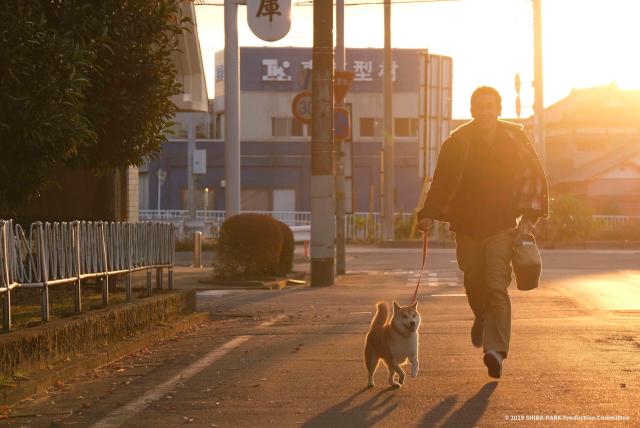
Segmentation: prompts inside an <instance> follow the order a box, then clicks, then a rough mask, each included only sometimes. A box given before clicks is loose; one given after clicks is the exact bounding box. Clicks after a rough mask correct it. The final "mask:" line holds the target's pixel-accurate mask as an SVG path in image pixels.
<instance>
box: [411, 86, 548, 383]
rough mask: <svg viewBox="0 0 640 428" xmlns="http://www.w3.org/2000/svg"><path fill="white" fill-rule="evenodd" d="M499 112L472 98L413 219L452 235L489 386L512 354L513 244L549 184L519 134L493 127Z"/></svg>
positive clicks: (492, 101) (496, 101)
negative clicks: (444, 227)
mask: <svg viewBox="0 0 640 428" xmlns="http://www.w3.org/2000/svg"><path fill="white" fill-rule="evenodd" d="M501 112H502V104H501V97H500V94H499V93H498V91H496V90H495V89H494V88H491V87H487V86H483V87H480V88H478V89H476V90H475V91H474V93H473V95H472V96H471V116H472V117H473V120H472V121H471V122H469V123H467V124H465V125H463V126H461V127H460V128H458V129H456V130H455V131H453V132H452V133H451V136H450V137H449V138H448V139H447V140H446V141H445V142H444V143H443V145H442V148H441V149H440V154H439V156H438V163H437V166H436V170H435V173H434V176H433V182H432V183H431V186H430V189H429V192H428V194H427V198H426V200H425V203H424V205H423V207H422V208H421V209H420V210H419V211H418V219H419V223H418V227H419V228H420V229H421V230H422V231H424V232H425V233H426V232H427V231H429V230H431V228H432V227H433V221H434V220H440V221H444V222H448V223H450V229H451V230H452V231H454V232H455V234H456V256H457V259H458V266H459V267H460V269H461V270H462V271H463V272H464V287H465V291H466V294H467V299H468V301H469V306H470V307H471V309H472V311H473V313H474V315H475V321H474V323H473V327H472V328H471V342H472V344H473V346H475V347H480V346H482V347H483V350H484V357H483V361H484V364H485V365H486V366H487V369H488V372H489V376H491V377H493V378H500V376H501V375H502V363H503V360H504V359H505V358H506V357H507V354H508V352H509V339H510V336H511V301H510V299H509V294H508V292H507V288H508V287H509V284H510V283H511V251H512V246H513V240H514V238H515V236H516V233H518V232H519V231H521V232H530V231H531V230H532V228H533V226H534V225H535V223H536V222H537V220H538V218H540V217H546V216H547V214H548V196H547V181H546V178H545V175H544V171H543V169H542V166H541V164H540V161H539V160H538V157H537V155H536V153H535V150H534V148H533V147H532V145H531V143H530V142H529V140H528V138H527V136H526V135H525V134H524V132H523V131H522V126H520V125H518V124H515V123H510V122H505V121H500V120H498V116H499V115H500V113H501ZM518 219H520V222H519V223H517V220H518Z"/></svg>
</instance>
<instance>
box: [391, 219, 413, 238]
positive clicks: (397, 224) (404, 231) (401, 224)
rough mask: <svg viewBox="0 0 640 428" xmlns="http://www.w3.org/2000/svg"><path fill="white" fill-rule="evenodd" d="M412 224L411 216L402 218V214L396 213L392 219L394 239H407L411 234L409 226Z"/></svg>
mask: <svg viewBox="0 0 640 428" xmlns="http://www.w3.org/2000/svg"><path fill="white" fill-rule="evenodd" d="M412 225H413V217H412V218H410V219H406V220H405V218H404V216H402V215H396V216H395V219H394V228H395V230H394V236H395V239H409V236H410V235H411V226H412Z"/></svg>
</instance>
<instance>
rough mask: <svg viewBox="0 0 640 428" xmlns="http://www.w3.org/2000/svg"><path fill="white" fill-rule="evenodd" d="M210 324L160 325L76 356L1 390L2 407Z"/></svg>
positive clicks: (203, 316) (189, 318)
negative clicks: (158, 342) (164, 340)
mask: <svg viewBox="0 0 640 428" xmlns="http://www.w3.org/2000/svg"><path fill="white" fill-rule="evenodd" d="M208 321H209V314H208V313H204V312H200V313H194V314H189V315H186V316H184V317H181V318H177V319H174V320H171V324H168V323H164V322H163V323H160V324H156V326H155V327H154V328H153V329H152V330H150V331H147V332H144V333H140V334H137V335H135V336H133V337H130V338H127V339H124V340H119V341H116V342H113V343H111V344H107V345H105V346H103V347H101V348H99V349H95V350H94V351H92V352H91V353H90V354H85V355H78V356H75V357H74V358H73V359H71V360H70V361H63V362H59V363H56V364H54V365H52V366H50V367H49V368H48V369H42V370H37V371H34V372H32V373H30V374H28V375H27V376H26V377H25V378H24V380H20V381H19V382H18V384H17V385H16V386H15V387H11V388H7V389H4V388H3V389H4V391H3V390H2V389H0V396H1V397H2V404H6V405H12V404H15V403H17V402H19V401H22V400H24V399H26V398H29V397H31V396H33V395H36V394H38V393H41V392H45V391H47V390H49V389H51V388H55V384H56V382H58V381H60V380H64V379H70V378H74V377H77V376H81V375H84V374H86V373H87V372H90V371H92V370H95V369H97V368H98V367H100V366H103V365H105V364H109V363H111V362H113V361H116V360H118V359H120V358H122V357H124V356H126V355H128V354H131V353H133V352H136V351H138V350H140V349H142V348H144V347H145V346H148V345H150V344H152V343H154V342H157V341H159V340H162V339H166V338H169V337H172V336H175V335H176V334H178V333H182V332H184V331H185V330H187V329H189V328H191V327H193V326H195V325H199V324H203V323H206V322H208Z"/></svg>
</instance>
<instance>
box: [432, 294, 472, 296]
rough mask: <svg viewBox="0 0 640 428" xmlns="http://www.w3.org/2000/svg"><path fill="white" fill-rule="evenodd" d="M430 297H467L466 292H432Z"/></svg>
mask: <svg viewBox="0 0 640 428" xmlns="http://www.w3.org/2000/svg"><path fill="white" fill-rule="evenodd" d="M431 296H432V297H467V295H466V294H432V295H431Z"/></svg>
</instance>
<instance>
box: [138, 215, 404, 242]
mask: <svg viewBox="0 0 640 428" xmlns="http://www.w3.org/2000/svg"><path fill="white" fill-rule="evenodd" d="M243 213H254V214H264V215H269V216H271V217H273V218H275V219H277V220H280V221H281V222H283V223H286V224H288V225H289V226H292V227H297V226H308V225H310V224H311V212H309V211H243ZM139 214H140V219H141V220H148V221H152V220H153V221H158V220H160V221H169V222H172V223H174V224H175V225H176V227H177V228H178V229H179V230H180V231H181V232H180V237H183V235H185V233H184V232H182V230H183V229H184V225H185V224H186V223H187V222H188V215H189V211H187V210H140V213H139ZM395 218H396V221H398V220H399V221H402V222H411V221H412V220H413V214H412V213H396V214H395ZM224 219H225V212H224V211H219V210H197V211H196V220H197V221H199V222H200V225H199V229H198V230H200V231H201V232H202V233H203V235H204V236H206V237H209V238H210V237H213V238H217V237H218V233H219V230H220V227H221V226H222V223H223V222H224ZM345 230H346V234H345V235H346V239H347V240H350V241H375V240H380V239H382V216H381V215H380V214H379V213H369V212H357V213H352V214H347V215H346V216H345Z"/></svg>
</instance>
